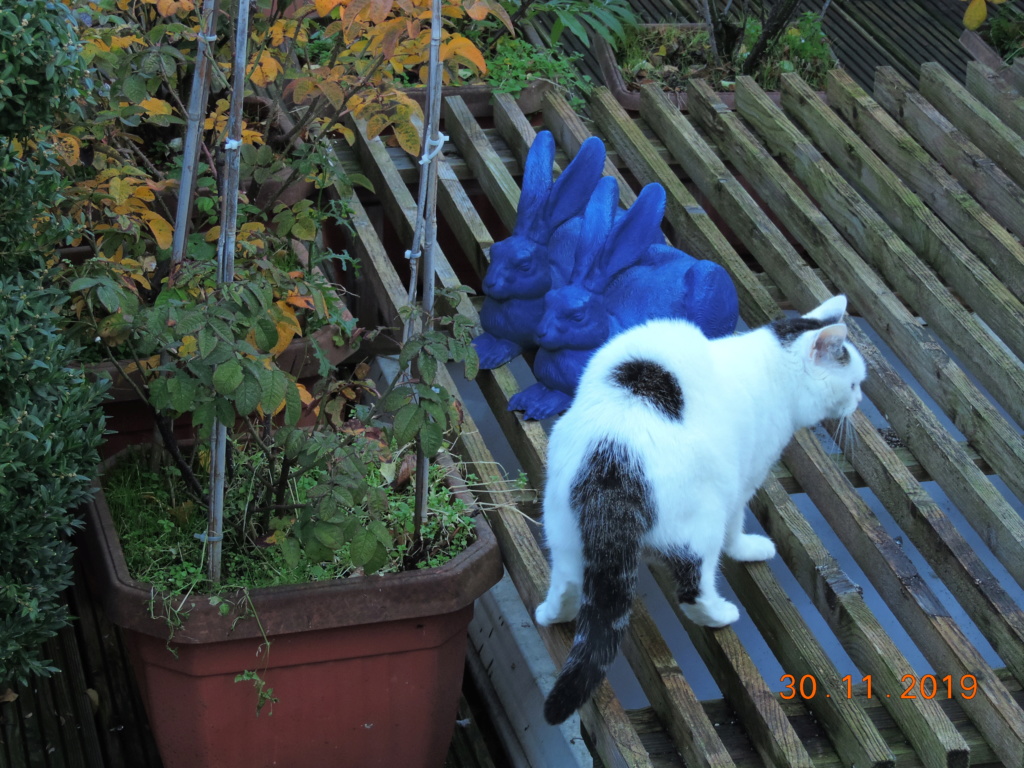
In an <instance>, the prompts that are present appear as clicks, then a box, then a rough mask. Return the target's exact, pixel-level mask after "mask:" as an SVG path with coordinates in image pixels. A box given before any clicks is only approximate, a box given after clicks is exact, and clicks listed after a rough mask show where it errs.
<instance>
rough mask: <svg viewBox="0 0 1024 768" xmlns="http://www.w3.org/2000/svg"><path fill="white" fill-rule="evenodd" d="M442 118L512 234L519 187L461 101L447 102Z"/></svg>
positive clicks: (450, 99)
mask: <svg viewBox="0 0 1024 768" xmlns="http://www.w3.org/2000/svg"><path fill="white" fill-rule="evenodd" d="M442 117H443V119H444V123H445V129H446V130H447V131H448V132H449V135H450V136H451V137H452V140H453V141H454V142H455V143H456V144H457V145H458V147H459V151H460V152H461V153H462V157H463V158H465V160H466V163H467V165H469V167H470V168H471V169H472V170H473V175H474V177H475V178H476V180H477V181H478V182H479V184H480V186H481V187H482V188H483V190H484V192H485V193H486V194H487V198H488V199H489V200H490V201H491V204H492V205H493V206H494V208H495V210H496V211H497V212H498V216H499V217H500V218H501V221H502V223H503V224H504V225H505V226H506V227H507V228H508V230H509V231H510V232H511V231H512V228H513V227H514V226H515V223H516V208H517V207H518V205H519V186H518V185H517V184H516V183H515V180H514V179H513V178H512V175H511V174H510V173H509V171H508V169H507V168H506V167H505V164H504V163H503V162H502V160H501V158H500V157H499V155H498V153H497V152H496V151H495V150H494V147H493V146H492V145H491V142H490V141H488V139H487V136H486V135H485V134H484V132H483V129H481V128H480V125H479V124H478V123H477V121H476V119H475V118H474V117H473V116H472V113H471V112H470V111H469V108H468V107H467V106H466V102H465V101H463V100H462V98H460V97H458V96H450V97H448V98H447V99H445V100H444V104H443V105H442Z"/></svg>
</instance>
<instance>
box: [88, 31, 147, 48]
mask: <svg viewBox="0 0 1024 768" xmlns="http://www.w3.org/2000/svg"><path fill="white" fill-rule="evenodd" d="M95 42H96V45H97V47H99V46H104V43H103V42H102V41H100V40H97V41H95ZM143 43H145V40H143V39H142V38H141V37H139V36H138V35H114V36H113V37H111V38H110V45H109V47H106V46H105V50H108V51H120V50H122V49H124V48H127V47H128V46H129V45H142V44H143Z"/></svg>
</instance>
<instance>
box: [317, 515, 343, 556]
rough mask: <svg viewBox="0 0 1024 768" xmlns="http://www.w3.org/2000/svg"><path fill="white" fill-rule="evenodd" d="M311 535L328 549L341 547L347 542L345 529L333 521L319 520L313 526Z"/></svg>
mask: <svg viewBox="0 0 1024 768" xmlns="http://www.w3.org/2000/svg"><path fill="white" fill-rule="evenodd" d="M313 535H314V536H316V538H317V541H319V542H320V543H321V544H323V545H324V546H325V547H327V548H328V549H341V548H342V547H343V546H345V544H347V543H348V539H347V538H346V537H345V529H344V528H343V527H342V526H340V525H335V524H334V523H325V522H322V521H321V522H319V523H317V524H316V525H315V526H313Z"/></svg>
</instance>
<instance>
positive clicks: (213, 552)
mask: <svg viewBox="0 0 1024 768" xmlns="http://www.w3.org/2000/svg"><path fill="white" fill-rule="evenodd" d="M249 3H250V0H238V11H237V13H236V15H235V20H236V24H237V27H236V29H235V59H234V63H233V65H232V72H231V108H230V111H229V113H228V125H227V138H226V140H225V142H224V178H223V180H222V182H221V215H220V237H219V238H218V240H217V283H218V285H223V284H226V283H230V282H232V281H233V280H234V279H235V235H236V228H237V225H238V177H239V166H240V164H241V163H240V161H241V156H242V152H241V150H242V98H243V96H244V95H245V77H246V62H247V60H248V42H249ZM226 460H227V425H226V424H222V423H221V422H220V420H219V419H214V422H213V435H212V437H211V438H210V507H209V516H208V518H207V528H206V542H207V544H208V545H209V559H208V560H207V565H206V573H207V576H209V578H210V580H211V581H213V582H214V583H217V582H219V581H220V566H221V550H222V547H221V544H222V541H223V538H224V475H225V471H224V468H225V464H226Z"/></svg>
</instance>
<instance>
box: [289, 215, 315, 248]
mask: <svg viewBox="0 0 1024 768" xmlns="http://www.w3.org/2000/svg"><path fill="white" fill-rule="evenodd" d="M316 234H317V227H316V222H314V221H313V220H312V219H310V218H301V219H296V220H295V224H294V225H293V226H292V229H291V235H292V237H294V238H296V239H298V240H305V241H307V242H312V241H313V240H315V239H316Z"/></svg>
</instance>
